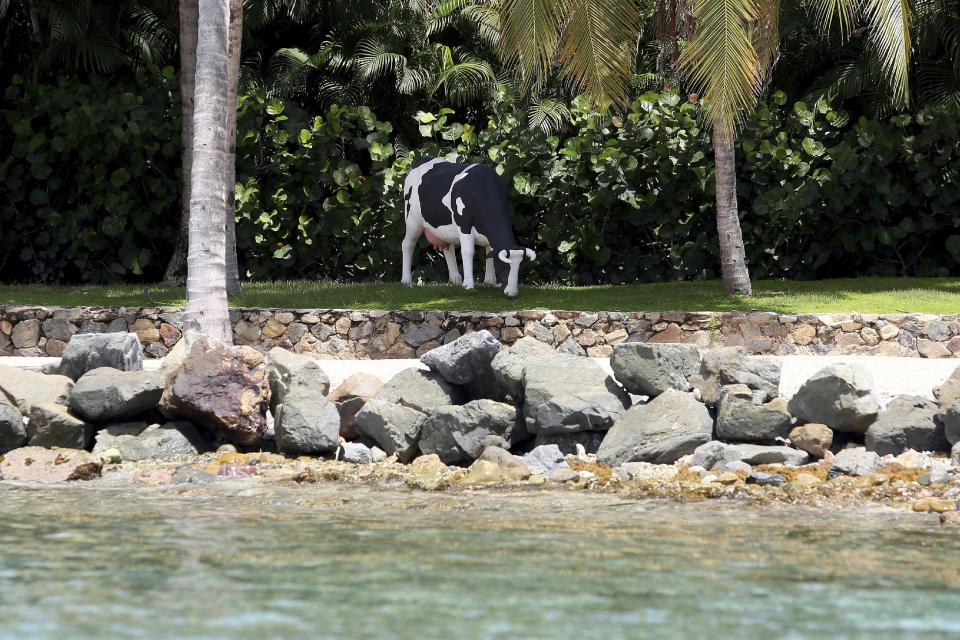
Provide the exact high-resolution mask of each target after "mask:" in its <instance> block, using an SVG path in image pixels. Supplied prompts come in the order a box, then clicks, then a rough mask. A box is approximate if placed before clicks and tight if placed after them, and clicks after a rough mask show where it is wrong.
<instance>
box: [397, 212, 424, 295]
mask: <svg viewBox="0 0 960 640" xmlns="http://www.w3.org/2000/svg"><path fill="white" fill-rule="evenodd" d="M422 233H423V223H422V222H419V221H415V220H411V219H410V218H407V233H406V235H405V236H403V244H401V245H400V247H401V249H402V250H403V276H402V277H401V278H400V283H401V284H405V285H407V286H409V287H412V286H413V250H414V248H415V247H416V246H417V240H418V239H420V234H422Z"/></svg>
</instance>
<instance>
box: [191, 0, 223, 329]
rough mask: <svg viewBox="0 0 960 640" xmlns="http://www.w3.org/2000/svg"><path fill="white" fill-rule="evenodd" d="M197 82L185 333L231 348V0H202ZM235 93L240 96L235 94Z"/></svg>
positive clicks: (198, 39)
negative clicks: (228, 236)
mask: <svg viewBox="0 0 960 640" xmlns="http://www.w3.org/2000/svg"><path fill="white" fill-rule="evenodd" d="M197 7H198V12H197V44H196V60H197V64H196V75H195V83H194V92H193V96H194V112H193V140H192V148H193V156H192V166H191V178H190V182H191V190H190V216H189V220H190V223H189V224H190V234H189V249H188V253H187V307H186V310H185V312H184V317H183V324H184V328H185V329H192V330H198V331H200V332H202V333H204V334H206V335H208V336H210V337H212V338H215V339H217V340H220V341H221V342H224V343H226V344H232V342H233V339H232V333H231V330H230V317H229V312H228V310H227V289H226V255H225V254H226V242H225V235H226V234H225V233H224V230H225V226H224V225H225V219H224V216H225V213H226V210H227V188H226V187H225V178H226V177H227V175H228V171H227V150H228V146H229V145H228V142H227V140H228V137H229V133H230V125H229V112H230V111H234V112H235V111H236V107H235V105H231V104H230V103H229V98H228V96H229V95H230V53H229V40H230V37H229V31H230V2H229V0H199V2H198V5H197ZM234 95H235V94H234Z"/></svg>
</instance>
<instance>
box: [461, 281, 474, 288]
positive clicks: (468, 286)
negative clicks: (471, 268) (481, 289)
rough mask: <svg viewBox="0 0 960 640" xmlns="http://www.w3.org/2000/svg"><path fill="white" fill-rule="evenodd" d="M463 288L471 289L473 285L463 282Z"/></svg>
mask: <svg viewBox="0 0 960 640" xmlns="http://www.w3.org/2000/svg"><path fill="white" fill-rule="evenodd" d="M463 288H464V289H473V283H472V282H465V283H464V285H463Z"/></svg>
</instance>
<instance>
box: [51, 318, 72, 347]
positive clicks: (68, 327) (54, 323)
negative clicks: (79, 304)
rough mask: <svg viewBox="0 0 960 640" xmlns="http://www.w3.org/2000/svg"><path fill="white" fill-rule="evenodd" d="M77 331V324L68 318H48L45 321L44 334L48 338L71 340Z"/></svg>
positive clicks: (63, 340)
mask: <svg viewBox="0 0 960 640" xmlns="http://www.w3.org/2000/svg"><path fill="white" fill-rule="evenodd" d="M76 332H77V326H76V325H75V324H73V323H72V322H70V321H69V320H67V319H66V318H47V319H46V320H44V321H43V335H44V336H45V337H46V338H47V340H60V341H62V342H69V341H70V338H71V337H72V336H73V334H75V333H76Z"/></svg>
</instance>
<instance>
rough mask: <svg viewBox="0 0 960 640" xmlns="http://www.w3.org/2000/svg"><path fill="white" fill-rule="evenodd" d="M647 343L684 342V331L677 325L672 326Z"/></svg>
mask: <svg viewBox="0 0 960 640" xmlns="http://www.w3.org/2000/svg"><path fill="white" fill-rule="evenodd" d="M647 342H683V331H681V330H680V327H678V326H677V325H675V324H670V325H669V326H667V328H666V329H664V330H663V331H661V332H660V333H658V334H657V335H655V336H653V337H652V338H650V339H649V340H648V341H647Z"/></svg>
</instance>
